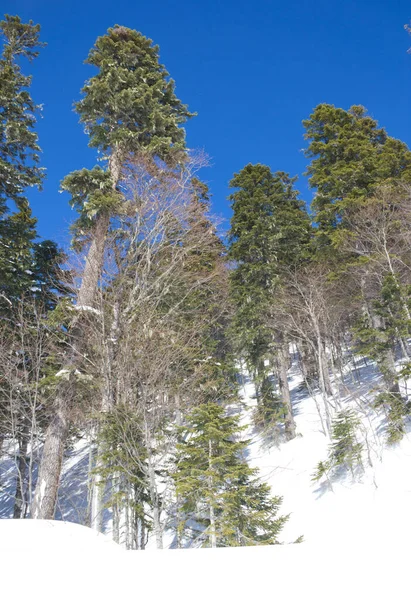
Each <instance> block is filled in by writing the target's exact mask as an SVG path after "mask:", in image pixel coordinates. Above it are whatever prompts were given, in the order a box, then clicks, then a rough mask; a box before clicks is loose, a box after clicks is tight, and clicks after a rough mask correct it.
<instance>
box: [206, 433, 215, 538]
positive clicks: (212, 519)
mask: <svg viewBox="0 0 411 600" xmlns="http://www.w3.org/2000/svg"><path fill="white" fill-rule="evenodd" d="M212 457H213V446H212V443H211V440H209V442H208V467H209V469H210V471H211V468H212ZM208 487H209V492H210V504H209V513H210V531H211V535H210V544H211V547H212V548H217V532H216V521H215V513H214V505H213V501H212V499H211V492H212V488H213V480H212V477H211V475H210V477H209V478H208Z"/></svg>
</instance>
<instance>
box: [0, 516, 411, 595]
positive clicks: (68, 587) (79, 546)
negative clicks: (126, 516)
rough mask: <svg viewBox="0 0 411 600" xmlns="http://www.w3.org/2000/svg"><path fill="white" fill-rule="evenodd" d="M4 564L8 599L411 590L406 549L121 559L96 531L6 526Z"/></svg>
mask: <svg viewBox="0 0 411 600" xmlns="http://www.w3.org/2000/svg"><path fill="white" fill-rule="evenodd" d="M0 560H1V565H2V572H3V578H2V592H3V596H4V597H8V594H9V593H10V594H11V593H13V597H14V598H17V599H20V598H21V599H23V598H26V597H27V598H28V597H29V598H30V599H31V600H48V599H52V598H53V599H54V598H56V597H58V598H61V599H63V600H64V599H74V600H81V599H83V598H84V599H89V598H90V599H92V598H99V599H105V598H107V599H108V598H110V599H111V600H112V599H113V598H119V597H126V598H130V599H132V598H150V600H156V599H163V598H167V600H177V599H179V600H181V598H186V597H188V598H190V597H193V598H198V599H202V598H213V599H216V600H218V599H220V598H221V599H223V598H224V599H226V598H235V599H236V600H250V599H252V598H281V599H282V600H289V599H290V600H291V599H300V598H315V600H322V599H326V598H327V600H328V599H329V598H330V597H332V598H337V599H341V600H342V599H343V598H344V600H346V599H347V598H352V599H353V600H355V599H356V598H361V599H367V600H368V599H371V598H372V599H380V598H381V599H383V598H384V599H386V598H389V597H404V596H405V593H406V590H407V589H408V585H409V583H408V555H407V553H406V552H403V548H402V547H401V546H391V547H389V548H387V547H386V546H384V545H383V544H370V543H368V542H367V541H364V543H362V544H353V545H351V544H350V545H346V544H337V543H336V544H334V545H332V544H329V545H324V546H312V545H310V544H309V543H306V544H294V545H289V546H269V547H251V548H219V549H216V550H211V549H203V550H174V551H170V552H164V551H163V552H161V551H159V552H155V553H154V552H123V551H122V550H120V549H118V547H117V546H116V545H115V544H114V543H113V542H109V541H107V540H105V539H104V536H102V535H101V534H100V535H98V534H96V533H95V532H94V531H92V530H91V529H88V528H86V527H82V526H80V525H74V524H72V523H62V522H50V521H28V520H23V521H0ZM6 574H7V576H5V575H6Z"/></svg>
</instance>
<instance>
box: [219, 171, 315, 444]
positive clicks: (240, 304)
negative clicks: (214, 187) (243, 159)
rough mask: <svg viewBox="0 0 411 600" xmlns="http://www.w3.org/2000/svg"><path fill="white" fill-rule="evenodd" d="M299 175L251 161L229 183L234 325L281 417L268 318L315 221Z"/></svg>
mask: <svg viewBox="0 0 411 600" xmlns="http://www.w3.org/2000/svg"><path fill="white" fill-rule="evenodd" d="M295 180H296V179H295V178H291V177H290V176H289V175H288V174H287V173H283V172H277V173H274V174H273V173H272V172H271V170H270V168H269V167H267V166H265V165H261V164H257V165H251V164H249V165H247V166H246V167H244V169H243V170H242V171H240V173H238V174H236V175H235V176H234V178H233V179H232V180H231V182H230V186H231V187H232V188H237V189H236V191H235V192H233V194H232V195H231V196H230V200H231V205H232V208H233V217H232V219H231V229H230V233H229V242H230V248H229V257H230V258H231V259H232V260H233V261H235V264H236V268H235V270H234V271H233V273H232V276H231V289H232V297H233V301H234V304H235V306H236V312H235V316H234V330H235V333H236V337H237V339H238V345H239V348H240V350H241V351H242V352H243V353H244V355H245V357H246V360H247V362H248V365H249V367H250V369H251V370H252V372H253V375H254V379H255V383H256V387H257V397H258V398H259V399H260V401H261V404H262V405H265V408H266V409H267V410H270V411H273V410H274V412H277V417H279V416H280V414H279V411H278V406H279V402H278V397H277V394H276V393H275V391H274V389H273V385H272V383H271V380H270V378H269V375H268V370H267V368H266V366H265V361H266V360H267V359H272V358H273V356H274V355H275V352H276V350H275V345H276V343H277V341H278V340H277V339H276V337H278V336H277V335H275V334H274V335H273V331H272V327H271V326H270V325H269V320H268V317H269V315H270V313H271V307H272V304H273V301H274V298H275V291H276V289H277V288H278V286H279V285H280V282H281V276H282V274H283V273H284V270H285V268H287V267H288V268H289V267H291V266H293V265H297V264H298V263H299V261H301V260H302V258H303V256H304V253H305V251H306V249H307V246H308V243H309V240H310V222H309V218H308V215H307V213H306V211H305V208H304V203H303V202H302V201H301V200H299V198H298V192H297V191H296V190H295V189H294V183H295ZM281 343H282V344H284V343H285V342H284V341H282V342H281ZM286 404H288V407H287V406H286V430H287V434H288V435H289V436H290V437H293V436H294V424H293V418H292V414H291V409H290V406H289V403H286Z"/></svg>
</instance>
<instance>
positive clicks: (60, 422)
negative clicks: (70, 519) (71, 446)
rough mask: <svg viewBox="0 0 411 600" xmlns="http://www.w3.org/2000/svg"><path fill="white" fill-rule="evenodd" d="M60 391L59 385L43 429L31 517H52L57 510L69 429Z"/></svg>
mask: <svg viewBox="0 0 411 600" xmlns="http://www.w3.org/2000/svg"><path fill="white" fill-rule="evenodd" d="M61 392H62V389H61V388H60V390H59V394H58V396H57V398H56V401H55V412H54V415H53V418H52V420H51V422H50V425H49V426H48V428H47V432H46V439H45V442H44V447H43V454H42V457H41V463H40V467H39V474H38V477H37V484H36V490H35V493H34V498H33V504H32V509H31V516H32V518H33V519H54V513H55V511H56V504H57V494H58V488H59V483H60V475H61V466H62V461H63V456H64V449H65V444H66V440H67V436H68V432H69V418H68V409H67V401H66V398H65V397H64V396H63V394H62V393H61Z"/></svg>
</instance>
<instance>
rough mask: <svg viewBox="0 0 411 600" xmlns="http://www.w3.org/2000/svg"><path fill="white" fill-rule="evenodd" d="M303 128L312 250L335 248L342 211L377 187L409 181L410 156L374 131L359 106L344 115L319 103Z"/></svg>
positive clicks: (400, 145)
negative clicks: (310, 190) (311, 197)
mask: <svg viewBox="0 0 411 600" xmlns="http://www.w3.org/2000/svg"><path fill="white" fill-rule="evenodd" d="M303 125H304V127H305V130H306V133H305V139H307V140H309V145H308V148H307V149H306V151H305V154H306V156H307V157H309V158H311V159H312V160H311V163H310V165H309V166H308V169H307V173H306V174H307V175H308V176H309V178H310V186H311V187H312V188H314V189H315V190H316V194H315V198H314V200H313V202H312V210H313V215H314V221H315V223H317V225H318V229H317V242H318V247H319V248H321V247H323V246H327V245H329V244H330V242H331V243H335V244H337V245H338V242H337V240H336V238H335V232H336V231H338V229H339V228H341V227H346V221H345V214H346V211H347V209H348V208H350V207H353V206H354V205H356V204H358V202H361V200H363V199H364V198H366V197H367V196H369V195H370V194H372V193H373V191H374V190H375V188H376V186H378V185H379V184H381V183H383V182H387V181H392V180H404V181H411V152H410V151H409V149H408V147H407V146H406V144H404V143H403V142H401V141H400V140H397V139H395V138H392V137H390V136H389V135H388V134H387V133H386V131H385V129H383V128H379V127H378V123H377V121H375V120H374V119H372V118H371V117H370V116H369V115H367V111H366V109H365V108H364V107H363V106H352V107H351V108H350V109H349V110H344V109H342V108H336V107H335V106H333V105H331V104H319V105H318V106H317V107H316V108H315V109H314V111H313V113H312V114H311V115H310V118H309V119H306V120H305V121H303ZM328 251H329V250H328Z"/></svg>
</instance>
